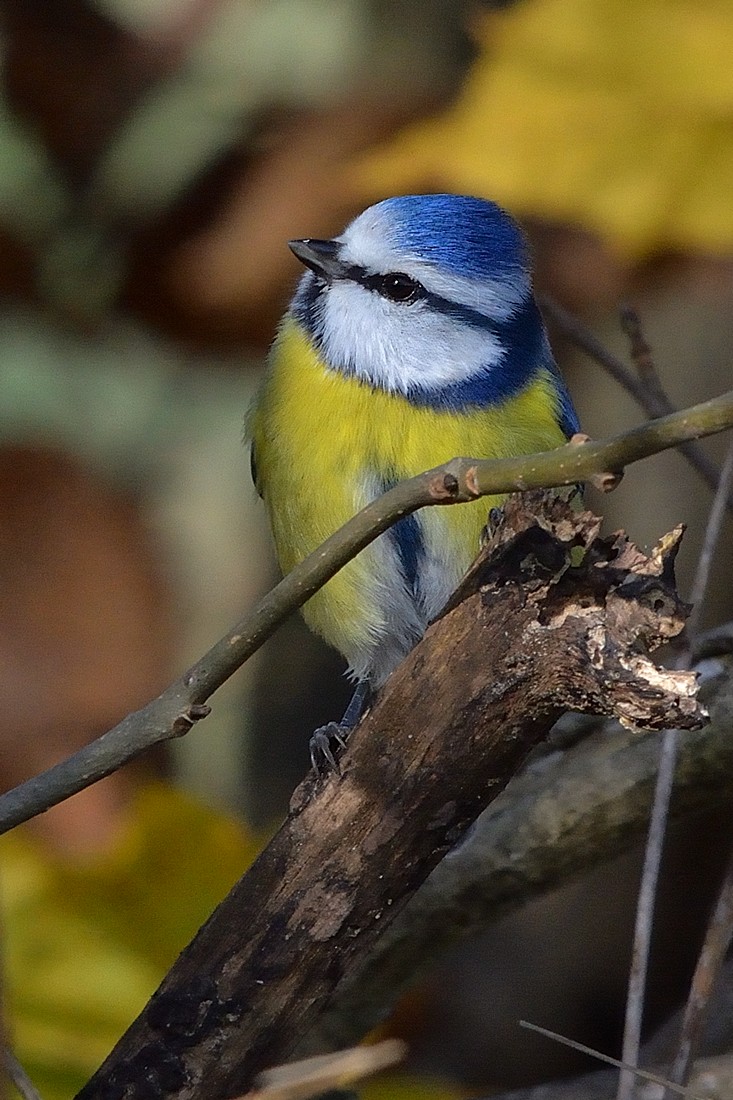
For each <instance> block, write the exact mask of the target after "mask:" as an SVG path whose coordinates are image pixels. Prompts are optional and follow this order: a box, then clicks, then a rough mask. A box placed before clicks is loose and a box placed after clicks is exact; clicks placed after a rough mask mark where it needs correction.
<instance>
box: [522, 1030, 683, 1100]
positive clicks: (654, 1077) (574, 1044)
mask: <svg viewBox="0 0 733 1100" xmlns="http://www.w3.org/2000/svg"><path fill="white" fill-rule="evenodd" d="M519 1026H520V1027H526V1028H527V1030H528V1031H536V1032H537V1034H538V1035H544V1036H545V1038H546V1039H552V1040H554V1042H556V1043H562V1044H563V1046H566V1047H571V1049H572V1050H577V1051H579V1052H580V1054H588V1055H590V1057H591V1058H597V1059H598V1061H599V1062H606V1063H607V1065H609V1066H616V1068H617V1069H620V1070H623V1071H625V1072H628V1073H630V1074H631V1076H632V1079H633V1078H634V1077H640V1078H641V1079H642V1080H643V1081H651V1082H652V1083H653V1084H655V1085H664V1087H665V1088H667V1089H669V1090H670V1091H671V1092H674V1093H676V1094H677V1095H678V1096H687V1097H689V1098H690V1100H702V1098H701V1097H700V1096H698V1095H696V1093H694V1092H692V1091H691V1090H690V1089H686V1088H681V1087H680V1086H679V1085H675V1084H674V1083H673V1082H671V1081H668V1080H667V1078H666V1077H661V1076H660V1075H659V1074H657V1073H650V1072H649V1071H648V1070H646V1069H638V1068H636V1067H635V1066H630V1065H627V1063H626V1062H624V1061H623V1060H622V1059H618V1058H612V1057H611V1055H610V1054H601V1052H600V1051H599V1050H594V1049H593V1047H588V1046H586V1045H585V1043H579V1042H578V1041H577V1039H568V1038H567V1037H566V1036H565V1035H559V1034H558V1032H556V1031H550V1030H549V1028H546V1027H540V1026H539V1024H531V1023H530V1022H529V1021H528V1020H520V1021H519Z"/></svg>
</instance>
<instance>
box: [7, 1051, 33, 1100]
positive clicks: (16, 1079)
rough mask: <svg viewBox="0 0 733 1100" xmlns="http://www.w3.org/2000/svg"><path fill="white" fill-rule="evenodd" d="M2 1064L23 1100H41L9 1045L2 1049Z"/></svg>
mask: <svg viewBox="0 0 733 1100" xmlns="http://www.w3.org/2000/svg"><path fill="white" fill-rule="evenodd" d="M3 1064H4V1066H5V1070H6V1072H7V1075H8V1077H9V1078H10V1080H11V1081H12V1082H13V1084H14V1085H15V1087H16V1089H17V1090H18V1092H19V1093H20V1095H21V1096H22V1097H23V1100H42V1098H41V1094H40V1092H39V1091H38V1089H37V1088H36V1086H35V1085H34V1084H33V1082H32V1081H31V1079H30V1077H29V1076H28V1074H27V1073H26V1071H25V1070H24V1069H23V1067H22V1065H21V1064H20V1062H19V1061H18V1059H17V1058H16V1057H15V1055H14V1054H13V1052H12V1050H10V1049H9V1047H5V1048H4V1049H3Z"/></svg>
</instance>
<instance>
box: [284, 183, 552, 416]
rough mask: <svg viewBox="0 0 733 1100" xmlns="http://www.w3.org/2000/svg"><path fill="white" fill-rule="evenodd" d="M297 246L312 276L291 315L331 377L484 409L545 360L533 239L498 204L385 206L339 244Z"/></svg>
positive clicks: (432, 201)
mask: <svg viewBox="0 0 733 1100" xmlns="http://www.w3.org/2000/svg"><path fill="white" fill-rule="evenodd" d="M290 248H291V249H292V251H293V252H294V253H295V255H296V256H297V257H298V259H299V260H301V261H302V262H303V263H304V264H305V265H306V267H308V268H309V269H310V270H309V271H308V272H307V273H306V274H305V275H304V276H303V278H302V280H301V282H300V285H299V287H298V290H297V292H296V295H295V297H294V299H293V303H292V306H291V310H292V312H293V314H294V315H295V317H296V318H297V319H298V321H299V322H300V323H301V324H302V325H303V326H304V327H305V328H306V329H307V331H308V332H309V333H310V335H311V337H312V339H313V340H314V342H315V343H316V345H317V347H318V349H319V352H320V354H321V356H322V357H323V359H324V360H325V361H326V362H327V364H328V365H329V366H330V367H331V368H333V369H335V370H339V371H341V372H343V373H344V374H347V375H349V376H352V377H357V378H359V379H361V380H362V381H364V382H367V383H369V384H371V385H373V386H375V387H379V388H381V389H385V390H388V391H391V392H397V393H402V394H404V395H405V396H407V397H409V398H411V399H412V400H416V401H418V402H419V403H429V404H432V403H436V404H444V405H445V404H448V405H452V404H461V403H466V402H469V403H472V402H473V401H475V403H480V404H485V403H487V402H488V401H491V400H492V399H495V400H501V399H502V397H504V396H508V394H509V393H511V392H513V391H515V390H517V389H519V388H520V387H521V386H522V385H524V383H525V382H526V380H527V378H528V377H529V375H530V373H531V372H533V371H534V370H535V369H536V367H537V364H538V360H539V359H540V358H541V357H542V356H545V355H547V354H548V352H547V344H546V339H545V334H544V327H543V324H542V320H541V318H540V316H539V313H538V311H537V308H536V306H535V303H534V299H533V296H532V287H531V278H530V272H529V261H528V255H527V248H526V244H525V240H524V237H523V235H522V233H521V231H520V229H519V228H518V226H517V225H516V224H515V223H514V221H512V219H511V218H510V217H509V215H508V214H506V213H505V212H504V211H503V210H501V209H500V208H499V207H498V206H496V205H495V204H494V203H492V202H486V201H484V200H483V199H476V198H469V197H466V196H462V195H406V196H402V197H399V198H392V199H385V200H384V201H383V202H379V203H377V204H376V205H375V206H371V207H369V208H368V209H367V210H365V211H364V213H362V214H360V215H359V216H358V217H357V218H355V219H354V221H352V222H351V224H350V225H349V226H348V227H347V228H346V229H345V230H344V232H343V233H342V234H341V235H340V236H338V237H336V238H334V239H333V240H315V239H312V238H306V239H304V240H297V241H291V242H290ZM477 387H478V388H477ZM474 392H475V398H472V396H471V395H472V394H474ZM461 395H463V397H461ZM459 397H460V398H461V399H460V400H458V398H459Z"/></svg>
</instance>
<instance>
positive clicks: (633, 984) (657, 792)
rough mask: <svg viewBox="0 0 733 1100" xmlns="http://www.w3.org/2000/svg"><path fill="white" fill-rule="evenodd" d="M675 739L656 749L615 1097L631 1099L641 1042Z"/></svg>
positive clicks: (673, 733) (670, 736)
mask: <svg viewBox="0 0 733 1100" xmlns="http://www.w3.org/2000/svg"><path fill="white" fill-rule="evenodd" d="M677 742H678V732H677V730H665V732H664V735H663V737H662V742H661V748H660V750H659V771H658V773H657V782H656V785H655V788H654V801H653V803H652V813H651V820H650V822H649V833H648V836H647V842H646V848H645V851H644V866H643V869H642V873H641V883H640V886H639V898H638V901H637V905H636V920H635V923H634V942H633V946H632V950H631V968H630V971H629V988H628V994H627V998H626V1015H625V1019H624V1039H623V1048H622V1051H621V1058H622V1060H623V1063H624V1068H623V1069H622V1071H621V1073H620V1074H619V1080H618V1091H617V1093H616V1100H631V1097H632V1095H633V1091H634V1077H635V1075H636V1067H637V1065H638V1061H639V1049H640V1046H641V1026H642V1021H643V1015H644V995H645V992H646V976H647V969H648V965H649V947H650V944H651V937H652V926H653V923H654V905H655V902H656V894H657V882H658V880H659V867H660V864H661V862H662V849H663V847H664V836H665V833H666V830H667V818H668V814H669V800H670V797H671V794H672V784H673V781H674V773H675V766H676V764H677ZM632 1067H634V1068H632Z"/></svg>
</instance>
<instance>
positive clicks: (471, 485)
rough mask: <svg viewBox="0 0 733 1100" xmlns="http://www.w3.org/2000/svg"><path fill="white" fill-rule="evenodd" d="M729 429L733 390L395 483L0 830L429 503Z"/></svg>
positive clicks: (191, 712) (96, 765)
mask: <svg viewBox="0 0 733 1100" xmlns="http://www.w3.org/2000/svg"><path fill="white" fill-rule="evenodd" d="M731 427H733V391H729V392H728V393H725V394H722V395H721V396H720V397H716V398H713V399H712V400H711V401H705V402H703V403H702V404H700V405H694V406H692V407H691V408H688V409H684V410H682V411H681V412H677V413H673V414H672V415H670V416H667V417H663V418H661V419H660V420H655V421H651V422H649V423H647V424H643V425H640V426H639V427H636V428H633V429H632V430H631V431H628V432H623V433H622V434H620V435H617V436H614V437H612V438H610V439H607V440H602V441H597V442H596V441H588V442H582V441H578V440H574V441H571V442H570V443H566V444H565V445H564V446H562V447H558V448H557V449H556V450H554V451H545V452H543V453H542V454H537V455H528V456H527V455H525V456H520V457H514V458H503V459H497V460H490V459H477V458H455V459H453V460H452V461H451V462H448V463H446V464H445V465H444V466H439V467H436V469H434V470H429V471H428V472H427V473H424V474H420V475H418V476H417V477H413V478H409V479H408V480H407V481H403V482H400V484H399V485H396V486H395V487H394V488H393V489H390V490H389V491H388V492H387V493H384V494H383V495H382V496H381V497H379V498H378V499H377V500H375V501H373V502H372V503H371V504H369V505H367V507H366V508H363V509H362V510H361V512H359V513H357V515H356V516H354V517H353V519H351V520H349V522H348V523H346V524H344V526H343V527H341V528H340V529H339V530H338V531H336V532H335V533H334V534H333V535H331V536H330V538H328V539H326V541H325V542H324V543H323V544H322V545H321V546H320V547H318V549H317V550H315V551H314V552H313V553H312V554H309V555H308V557H307V558H305V559H304V561H302V562H300V564H299V565H297V566H296V567H295V568H294V569H293V570H292V571H291V572H290V573H288V575H287V576H286V577H285V578H284V579H283V580H282V581H280V583H279V584H278V585H276V587H275V588H273V589H272V591H271V592H269V593H268V595H267V596H265V598H264V599H263V600H261V601H260V603H259V604H258V606H257V607H256V608H255V610H254V611H253V612H252V613H251V614H250V615H248V616H247V617H246V618H245V619H243V620H242V621H241V622H240V623H238V624H237V625H236V626H235V627H234V629H233V630H231V631H230V632H229V633H228V634H226V635H225V636H224V637H223V638H222V639H221V640H220V641H218V642H217V643H216V644H215V645H214V646H212V648H211V649H210V650H209V651H208V653H206V654H205V655H204V656H203V657H202V658H201V659H200V660H199V661H197V662H196V664H194V665H193V666H192V667H191V668H190V669H189V670H188V672H186V673H185V674H184V675H183V676H182V677H180V679H178V680H176V681H175V683H173V684H171V686H170V687H169V688H167V689H166V690H165V691H164V692H163V693H162V695H160V696H158V698H157V699H154V700H153V701H152V702H151V703H149V704H148V705H147V706H146V707H144V708H143V709H142V710H140V711H137V712H135V713H134V714H131V715H128V716H127V717H126V718H124V719H123V720H122V721H121V722H120V723H119V724H118V725H117V726H115V727H114V729H111V730H109V731H108V732H107V733H105V734H103V735H102V736H101V737H99V738H97V740H96V741H93V742H91V744H89V745H86V746H85V747H84V748H83V749H80V750H79V751H78V752H76V753H74V755H73V756H70V757H69V758H68V759H67V760H64V761H62V762H61V763H59V764H56V765H54V766H53V767H52V768H49V769H48V770H47V771H45V772H43V773H41V774H40V775H38V776H35V777H34V778H33V779H29V780H27V781H26V782H25V783H22V784H20V786H18V787H15V788H14V789H13V790H11V791H8V792H7V793H6V794H4V795H2V796H1V797H0V833H3V832H7V830H8V829H11V828H13V827H14V826H16V825H19V824H21V822H23V821H28V820H29V818H32V817H35V816H36V815H37V814H39V813H43V812H44V811H45V810H48V809H50V807H51V806H55V805H57V804H58V803H59V802H63V801H64V799H66V798H69V797H71V795H74V794H76V793H77V792H78V791H81V790H84V789H85V788H86V787H89V786H91V784H92V783H96V782H97V780H99V779H103V778H104V777H105V776H107V775H110V774H111V773H112V772H114V771H116V770H117V769H118V768H120V767H121V766H122V765H123V764H125V763H127V762H128V761H130V760H132V759H134V757H136V756H138V755H139V754H140V753H141V752H144V751H145V750H147V749H149V748H151V747H152V746H153V745H156V744H159V743H160V742H162V741H168V740H170V739H171V738H173V737H180V736H182V735H183V734H185V733H188V731H189V730H190V729H191V728H192V727H193V725H194V724H195V723H196V722H198V721H199V720H200V719H202V718H205V717H206V715H207V714H208V713H209V707H208V706H207V705H206V700H207V699H208V698H209V697H210V696H211V695H212V694H213V693H214V692H215V691H216V690H217V688H220V687H221V685H222V684H223V683H224V682H225V681H226V680H227V679H228V678H229V677H230V676H231V675H232V674H233V673H234V672H235V671H236V670H237V669H238V668H239V667H240V666H241V665H242V664H244V662H245V661H246V660H248V658H249V657H251V656H252V654H253V653H255V652H256V651H257V650H258V649H259V648H260V646H261V645H262V644H263V643H264V642H265V641H266V640H267V639H268V638H269V637H270V636H271V635H272V634H273V633H274V632H275V630H276V629H277V627H278V626H279V625H280V624H281V623H282V622H283V621H284V620H285V619H286V618H287V617H288V616H289V615H291V614H292V612H293V611H295V610H296V609H297V608H299V607H302V605H303V604H304V603H305V602H306V600H308V599H310V597H311V596H312V595H313V594H314V593H315V592H317V591H318V589H319V588H322V587H323V585H324V584H325V583H326V582H327V581H328V580H330V578H331V577H332V576H334V574H335V573H337V572H338V571H339V569H341V568H342V567H343V566H344V565H345V564H346V563H347V562H348V561H350V560H351V559H352V558H354V557H355V556H356V554H358V553H359V551H360V550H363V549H364V547H365V546H368V545H369V544H370V543H371V542H373V541H374V540H375V539H376V538H377V537H378V536H379V535H381V534H382V533H383V532H384V531H386V530H387V529H388V528H389V527H390V526H391V525H392V524H393V523H396V522H397V520H399V519H402V518H403V517H404V516H406V515H410V514H412V513H413V512H415V511H417V509H418V508H423V507H426V506H428V505H447V504H461V503H467V502H469V501H475V500H476V499H478V498H479V497H482V496H492V495H499V494H506V493H510V492H512V491H515V490H525V489H536V488H542V487H553V486H561V485H575V484H576V483H578V482H580V481H591V482H593V483H594V484H600V485H601V487H604V486H605V487H606V488H608V487H612V486H613V485H615V484H616V483H617V482H618V475H619V472H620V471H621V470H623V469H624V467H625V466H627V465H630V464H631V463H633V462H638V461H639V460H640V459H642V458H648V457H649V456H650V455H653V454H658V453H659V452H660V451H664V450H667V449H668V448H670V447H676V446H678V445H679V444H680V443H681V442H684V441H685V440H690V439H700V438H701V437H703V436H707V435H713V434H715V433H717V432H722V431H726V430H727V429H729V428H731Z"/></svg>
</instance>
